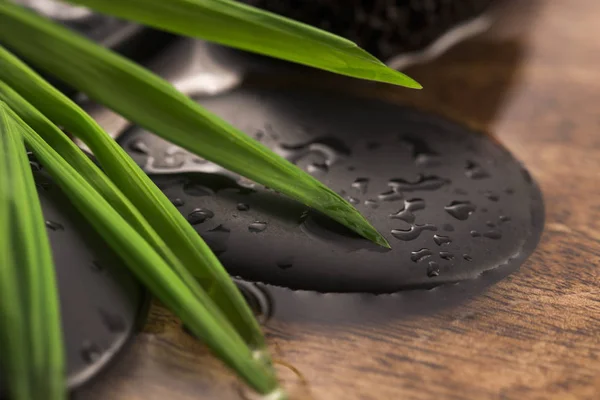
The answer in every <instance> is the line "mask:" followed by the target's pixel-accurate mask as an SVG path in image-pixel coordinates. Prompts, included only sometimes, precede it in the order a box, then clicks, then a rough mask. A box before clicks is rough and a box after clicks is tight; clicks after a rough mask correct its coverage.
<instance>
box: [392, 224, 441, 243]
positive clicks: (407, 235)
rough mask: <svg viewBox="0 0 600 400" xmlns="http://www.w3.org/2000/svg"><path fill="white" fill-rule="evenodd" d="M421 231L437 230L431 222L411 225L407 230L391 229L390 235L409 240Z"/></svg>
mask: <svg viewBox="0 0 600 400" xmlns="http://www.w3.org/2000/svg"><path fill="white" fill-rule="evenodd" d="M423 231H437V228H436V227H435V226H433V225H431V224H425V225H413V226H411V227H410V229H408V230H403V229H392V236H394V237H395V238H396V239H400V240H404V241H409V240H414V239H416V238H418V237H419V235H421V232H423Z"/></svg>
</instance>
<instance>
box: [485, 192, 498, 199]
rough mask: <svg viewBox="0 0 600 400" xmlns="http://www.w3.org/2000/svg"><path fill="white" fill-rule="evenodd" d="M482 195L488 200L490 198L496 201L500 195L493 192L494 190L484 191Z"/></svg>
mask: <svg viewBox="0 0 600 400" xmlns="http://www.w3.org/2000/svg"><path fill="white" fill-rule="evenodd" d="M484 196H485V197H487V198H488V200H491V201H498V200H500V197H499V196H498V195H497V194H495V193H494V192H492V191H487V192H485V193H484Z"/></svg>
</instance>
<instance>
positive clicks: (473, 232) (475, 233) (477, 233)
mask: <svg viewBox="0 0 600 400" xmlns="http://www.w3.org/2000/svg"><path fill="white" fill-rule="evenodd" d="M471 236H472V237H480V236H481V233H479V232H477V231H471Z"/></svg>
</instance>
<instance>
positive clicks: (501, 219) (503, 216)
mask: <svg viewBox="0 0 600 400" xmlns="http://www.w3.org/2000/svg"><path fill="white" fill-rule="evenodd" d="M499 219H500V222H508V221H510V218H509V217H507V216H506V215H501V216H500V218H499Z"/></svg>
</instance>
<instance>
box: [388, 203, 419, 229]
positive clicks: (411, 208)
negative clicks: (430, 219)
mask: <svg viewBox="0 0 600 400" xmlns="http://www.w3.org/2000/svg"><path fill="white" fill-rule="evenodd" d="M424 208H425V201H424V200H423V199H410V200H404V207H402V209H401V210H400V211H398V212H397V213H396V214H392V215H390V218H397V219H401V220H403V221H406V222H408V223H409V224H412V223H413V222H415V218H416V217H415V214H414V212H415V211H419V210H423V209H424Z"/></svg>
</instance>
